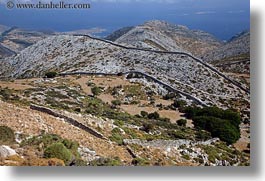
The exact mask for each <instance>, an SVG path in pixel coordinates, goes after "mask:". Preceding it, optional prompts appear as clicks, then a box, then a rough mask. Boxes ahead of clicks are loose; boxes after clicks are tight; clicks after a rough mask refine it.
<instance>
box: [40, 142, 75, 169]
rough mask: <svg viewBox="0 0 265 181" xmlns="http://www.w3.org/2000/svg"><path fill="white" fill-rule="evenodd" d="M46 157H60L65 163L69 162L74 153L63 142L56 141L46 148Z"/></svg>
mask: <svg viewBox="0 0 265 181" xmlns="http://www.w3.org/2000/svg"><path fill="white" fill-rule="evenodd" d="M44 157H45V158H58V159H61V160H63V161H64V163H65V164H67V163H68V164H69V162H70V161H71V159H72V154H71V152H70V151H69V150H68V149H67V148H66V147H65V146H64V145H63V144H62V143H54V144H52V145H51V146H49V147H47V148H46V149H45V150H44Z"/></svg>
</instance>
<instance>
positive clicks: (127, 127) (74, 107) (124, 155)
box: [0, 75, 249, 166]
mask: <svg viewBox="0 0 265 181" xmlns="http://www.w3.org/2000/svg"><path fill="white" fill-rule="evenodd" d="M0 85H1V89H0V90H1V91H0V98H1V99H2V100H3V101H0V105H1V106H0V125H1V126H3V125H5V126H8V127H9V128H11V129H12V130H14V135H15V137H14V138H15V140H10V137H8V140H9V142H7V141H6V140H5V142H4V145H5V146H3V148H0V153H1V154H0V157H1V159H0V165H29V166H47V165H57V166H62V165H73V166H81V165H91V166H100V165H101V166H103V165H105V166H106V165H108V166H122V165H127V166H129V165H130V166H149V165H160V166H169V165H175V166H199V165H201V166H204V165H211V166H232V165H233V166H238V165H248V164H249V163H248V162H249V154H248V153H247V150H248V143H249V134H245V133H244V134H242V140H239V141H238V142H237V143H236V144H235V145H230V146H227V145H226V143H225V142H224V141H220V139H218V138H212V137H211V136H210V134H209V133H207V132H201V131H198V130H197V129H194V125H193V124H192V123H188V124H187V125H185V124H184V125H181V126H179V125H178V124H177V122H176V120H178V119H185V116H184V114H182V116H180V117H179V118H176V117H174V116H170V115H173V114H174V113H175V114H179V110H178V109H176V108H175V107H174V106H173V105H174V104H173V103H174V100H171V99H169V100H168V99H167V98H165V97H164V98H163V97H161V96H159V94H157V93H155V92H153V93H152V94H151V92H152V90H153V89H152V86H151V85H150V87H149V89H147V87H145V85H143V84H139V83H135V82H134V81H133V80H126V78H125V77H118V76H110V77H108V76H107V77H102V76H86V75H84V76H78V75H75V76H64V77H57V78H53V79H43V78H33V79H20V80H15V81H1V82H0ZM96 88H99V89H100V90H101V91H100V93H99V92H97V91H95V90H96ZM154 90H155V89H154ZM126 107H128V108H129V110H130V109H133V108H134V107H139V108H140V109H141V110H142V111H141V112H140V113H139V114H137V115H134V114H130V112H127V111H126V110H127V109H126ZM157 108H159V109H157ZM179 109H180V108H179ZM154 111H155V112H156V111H157V113H158V115H160V117H156V116H154V115H155V114H154V113H153V112H154ZM165 111H167V114H163V113H164V112H165ZM168 113H171V114H168ZM146 115H147V116H146ZM151 115H152V116H151ZM163 115H164V116H169V117H167V118H165V117H164V116H163ZM0 134H2V128H1V127H0ZM11 135H12V134H11ZM2 139H3V137H1V139H0V144H2V142H3V140H2ZM51 139H52V140H51ZM62 139H67V140H68V141H66V140H64V141H62V143H63V144H65V146H66V147H67V148H68V147H69V144H66V143H68V142H70V143H71V142H73V143H71V144H74V145H76V146H75V147H74V148H75V149H73V148H72V147H71V149H70V147H69V149H70V150H71V152H72V154H73V156H72V159H70V160H67V161H66V160H64V159H65V157H61V156H56V158H57V160H54V158H50V157H47V156H45V155H46V154H45V153H46V152H47V149H48V148H49V146H51V145H53V144H58V143H59V142H61V140H62ZM65 142H66V143H65ZM238 148H240V149H238ZM243 151H245V152H246V153H245V152H243Z"/></svg>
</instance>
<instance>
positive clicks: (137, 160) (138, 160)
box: [132, 157, 150, 166]
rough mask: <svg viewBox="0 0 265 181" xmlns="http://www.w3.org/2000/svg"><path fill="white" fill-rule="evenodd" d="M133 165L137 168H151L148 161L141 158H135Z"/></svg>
mask: <svg viewBox="0 0 265 181" xmlns="http://www.w3.org/2000/svg"><path fill="white" fill-rule="evenodd" d="M132 164H133V165H135V166H149V165H150V163H149V161H148V160H146V159H143V158H139V157H137V158H134V159H133V161H132Z"/></svg>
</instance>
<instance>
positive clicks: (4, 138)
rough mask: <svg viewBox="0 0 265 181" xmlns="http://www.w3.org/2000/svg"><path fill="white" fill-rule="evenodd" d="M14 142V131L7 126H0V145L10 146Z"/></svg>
mask: <svg viewBox="0 0 265 181" xmlns="http://www.w3.org/2000/svg"><path fill="white" fill-rule="evenodd" d="M14 142H15V134H14V131H13V130H12V129H11V128H9V127H7V126H0V144H12V143H14Z"/></svg>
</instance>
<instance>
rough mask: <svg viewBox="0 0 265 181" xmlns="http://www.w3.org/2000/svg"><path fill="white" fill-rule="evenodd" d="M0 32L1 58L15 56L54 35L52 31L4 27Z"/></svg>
mask: <svg viewBox="0 0 265 181" xmlns="http://www.w3.org/2000/svg"><path fill="white" fill-rule="evenodd" d="M1 27H2V26H0V31H1V29H2V32H1V36H0V57H1V58H4V57H8V56H11V55H14V54H16V53H18V52H20V51H21V50H23V49H25V48H27V47H28V46H30V45H33V44H34V43H36V42H38V41H39V40H42V39H44V38H47V37H48V36H50V35H51V34H52V32H50V31H32V30H25V29H21V28H18V27H12V28H8V27H4V28H1Z"/></svg>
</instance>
